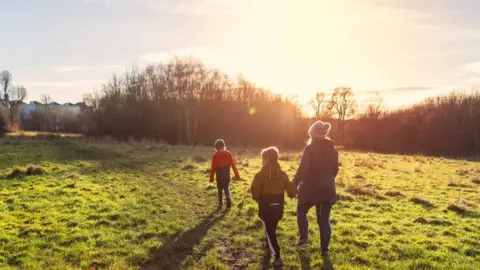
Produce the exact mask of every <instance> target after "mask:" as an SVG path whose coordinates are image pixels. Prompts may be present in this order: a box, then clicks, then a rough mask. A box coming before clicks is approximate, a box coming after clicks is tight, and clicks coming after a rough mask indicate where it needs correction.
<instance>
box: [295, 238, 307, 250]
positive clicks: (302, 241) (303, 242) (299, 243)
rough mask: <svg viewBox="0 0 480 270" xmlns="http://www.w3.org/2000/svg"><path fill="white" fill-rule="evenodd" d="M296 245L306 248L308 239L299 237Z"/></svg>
mask: <svg viewBox="0 0 480 270" xmlns="http://www.w3.org/2000/svg"><path fill="white" fill-rule="evenodd" d="M297 247H299V248H307V247H308V239H300V240H298V242H297Z"/></svg>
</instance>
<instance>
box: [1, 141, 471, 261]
mask: <svg viewBox="0 0 480 270" xmlns="http://www.w3.org/2000/svg"><path fill="white" fill-rule="evenodd" d="M233 152H234V155H235V157H236V159H237V163H238V167H239V169H240V173H241V175H242V178H244V179H245V180H240V181H236V182H233V183H232V197H233V200H234V207H233V208H232V209H231V210H230V211H221V212H215V206H216V190H215V189H208V188H207V184H208V168H209V158H210V156H211V154H212V149H211V148H196V149H194V150H192V149H191V148H187V147H166V146H160V145H153V144H120V143H112V142H108V143H107V142H103V143H92V142H87V141H83V140H77V139H72V138H61V139H54V138H49V139H36V138H35V137H32V138H28V139H25V138H24V139H22V138H18V139H9V140H7V141H5V142H3V143H2V144H1V145H0V172H1V174H2V175H1V176H0V178H1V179H0V268H1V269H88V268H89V267H91V266H93V267H96V268H97V269H139V268H143V269H259V268H262V267H263V265H266V263H267V259H266V258H264V254H263V250H262V249H261V248H260V242H261V239H262V237H263V228H262V224H261V222H260V220H259V219H258V217H257V206H256V205H255V204H254V202H253V201H252V200H251V199H250V194H249V191H248V188H249V185H250V183H251V180H252V178H253V175H254V174H255V172H257V171H258V170H259V168H260V159H259V158H258V153H257V152H256V151H255V152H254V151H251V152H248V151H235V149H234V150H233ZM299 157H300V153H284V154H282V156H281V165H282V167H283V169H284V170H285V171H286V172H287V173H288V174H289V176H290V177H293V175H294V173H295V170H296V168H297V166H298V160H299ZM340 159H341V171H340V175H339V177H338V179H337V185H338V193H339V198H340V200H339V202H338V204H337V205H336V206H335V207H334V209H333V212H332V227H333V238H332V246H331V256H330V260H328V261H324V260H323V259H322V258H321V256H320V254H319V252H318V247H319V236H318V229H317V226H316V224H315V222H314V220H315V219H314V211H312V212H311V216H310V237H311V240H312V245H311V247H310V249H308V250H306V251H299V250H297V249H296V248H295V247H294V243H295V241H296V240H297V226H296V219H295V206H296V201H295V200H288V201H287V206H286V211H285V218H284V220H283V221H282V222H281V224H280V230H279V239H280V243H281V247H282V251H283V258H284V261H285V267H284V269H302V268H303V269H321V268H322V267H323V268H327V269H332V268H333V269H354V268H355V269H480V209H479V206H480V164H479V163H473V162H465V161H457V160H448V159H441V158H428V157H418V156H395V155H378V154H368V153H349V152H342V153H341V157H340ZM29 165H35V166H40V167H42V168H43V169H44V170H45V171H46V172H47V174H46V175H33V176H23V177H17V178H13V179H9V178H8V175H9V174H10V173H11V171H12V170H13V169H14V168H18V169H25V168H27V167H28V166H29ZM265 268H266V269H268V268H267V267H266V266H265Z"/></svg>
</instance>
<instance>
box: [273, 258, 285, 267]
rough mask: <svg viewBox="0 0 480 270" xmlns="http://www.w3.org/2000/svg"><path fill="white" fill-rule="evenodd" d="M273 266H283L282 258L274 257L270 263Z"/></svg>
mask: <svg viewBox="0 0 480 270" xmlns="http://www.w3.org/2000/svg"><path fill="white" fill-rule="evenodd" d="M272 265H273V267H282V266H283V260H282V258H280V257H278V258H276V259H275V260H274V261H273V263H272Z"/></svg>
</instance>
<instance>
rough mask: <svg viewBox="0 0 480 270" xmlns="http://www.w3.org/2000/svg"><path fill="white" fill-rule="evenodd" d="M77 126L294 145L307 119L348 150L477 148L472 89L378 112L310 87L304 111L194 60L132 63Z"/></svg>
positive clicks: (479, 128) (172, 138) (478, 110)
mask: <svg viewBox="0 0 480 270" xmlns="http://www.w3.org/2000/svg"><path fill="white" fill-rule="evenodd" d="M85 101H86V103H87V105H89V107H88V110H86V111H84V113H83V114H82V116H81V117H82V119H83V120H82V122H83V123H84V130H85V131H86V132H87V133H89V134H93V135H111V136H114V137H116V138H119V139H127V138H130V137H134V138H136V139H141V138H147V139H154V140H164V141H166V142H168V143H172V144H177V143H184V144H191V145H195V144H204V145H210V144H211V143H212V142H213V141H214V140H215V139H216V138H220V137H221V138H225V139H226V140H227V142H229V143H231V144H236V145H259V146H265V145H269V144H276V145H280V146H282V147H295V148H297V147H301V146H302V145H303V143H304V142H305V140H306V136H307V135H306V130H307V129H308V126H309V125H310V124H311V123H312V122H313V121H315V120H317V119H321V120H324V121H330V122H332V124H333V128H332V131H331V137H332V138H333V139H335V140H336V141H338V142H339V144H341V145H344V146H345V147H347V148H350V149H361V150H366V151H378V152H393V153H424V154H434V155H472V154H477V153H480V121H478V119H480V94H479V92H472V93H453V94H451V95H448V96H442V97H438V98H432V99H428V100H426V101H425V102H423V103H421V104H418V105H415V106H412V107H410V108H407V109H403V110H397V111H391V112H389V111H386V110H383V106H382V98H381V97H380V96H379V95H376V96H374V97H373V98H371V99H370V100H369V101H368V102H362V103H361V104H360V105H362V106H359V102H357V101H356V97H355V95H354V92H353V91H352V89H351V88H347V87H339V88H336V89H334V91H333V93H332V94H331V95H330V96H328V97H327V95H326V94H324V93H321V92H318V93H316V95H315V96H314V98H313V99H312V100H311V102H310V103H309V105H310V107H311V108H312V109H313V111H314V113H315V117H305V116H304V115H303V114H302V108H301V106H300V105H299V104H298V103H296V102H295V101H294V100H291V99H288V98H283V97H281V96H279V95H274V94H272V93H271V92H270V91H268V90H267V89H264V88H261V87H258V86H256V85H255V84H254V83H252V82H250V81H248V80H247V79H246V78H244V77H242V76H239V77H238V78H237V79H236V80H232V79H231V78H229V77H228V76H226V75H225V74H222V73H221V72H219V71H218V70H214V69H209V68H207V67H205V66H204V65H203V64H202V63H201V62H199V61H196V60H194V59H190V58H187V59H173V60H172V61H170V62H168V63H163V64H159V65H155V66H148V67H147V68H145V69H144V70H138V69H135V68H133V69H132V70H131V71H130V72H126V73H125V74H123V75H121V76H118V75H116V76H113V78H112V79H111V81H110V82H109V83H107V84H105V85H104V87H103V89H102V91H101V92H98V93H96V94H92V95H89V96H88V97H87V98H86V99H85Z"/></svg>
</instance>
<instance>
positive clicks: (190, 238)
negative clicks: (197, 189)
mask: <svg viewBox="0 0 480 270" xmlns="http://www.w3.org/2000/svg"><path fill="white" fill-rule="evenodd" d="M228 212H229V211H228V210H227V211H223V212H222V213H220V214H219V213H218V211H215V212H213V213H211V214H210V215H208V216H207V217H206V218H205V219H204V220H203V221H202V222H200V223H199V224H197V226H195V227H194V228H192V229H190V230H188V231H186V232H184V233H182V234H180V235H179V236H178V237H176V236H177V235H174V236H173V237H170V238H169V239H167V240H166V242H165V243H164V244H163V245H162V246H160V247H159V248H158V249H156V250H155V251H153V252H152V253H151V254H150V259H148V261H146V262H145V263H143V265H141V269H183V268H182V262H183V261H185V259H186V258H187V257H188V256H189V255H191V253H192V251H193V249H194V247H195V246H197V245H198V244H200V242H201V241H202V239H203V238H205V236H206V235H207V234H208V231H209V230H210V229H211V228H212V227H213V226H214V225H215V224H216V223H217V222H218V221H220V220H222V219H223V218H224V217H225V216H226V215H227V213H228Z"/></svg>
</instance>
